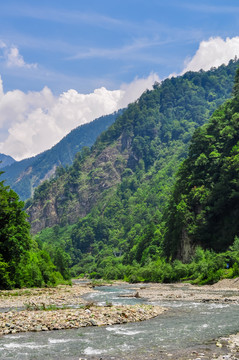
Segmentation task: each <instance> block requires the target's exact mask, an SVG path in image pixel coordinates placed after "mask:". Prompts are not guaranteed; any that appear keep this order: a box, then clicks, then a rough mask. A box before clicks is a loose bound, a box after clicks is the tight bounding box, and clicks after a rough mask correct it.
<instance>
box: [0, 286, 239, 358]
mask: <svg viewBox="0 0 239 360" xmlns="http://www.w3.org/2000/svg"><path fill="white" fill-rule="evenodd" d="M99 290H101V291H100V293H98V295H97V294H90V295H89V297H88V299H91V300H92V299H94V301H99V302H100V303H104V302H106V301H112V302H114V303H118V304H119V303H132V302H135V301H136V299H133V298H121V297H118V295H119V294H122V293H124V294H127V293H132V290H131V289H129V288H127V287H126V288H124V289H122V288H120V287H109V288H99ZM140 301H142V299H141V300H140ZM157 304H159V303H157ZM160 305H162V306H165V307H168V308H170V310H169V311H168V312H166V313H164V314H163V315H161V316H159V317H157V318H155V319H152V320H149V321H143V322H139V323H131V324H125V325H113V326H106V327H87V328H80V329H77V330H64V331H63V330H61V331H51V332H39V333H22V334H17V335H7V336H4V337H2V338H0V359H2V360H8V359H14V360H35V359H36V360H40V359H44V360H50V359H51V360H56V359H57V360H79V358H83V359H93V358H94V359H100V357H102V358H103V359H105V358H106V357H107V359H114V358H115V359H117V358H120V359H123V358H124V356H126V355H127V356H130V354H133V355H134V356H136V358H137V354H139V358H140V359H141V358H143V357H142V356H143V355H142V354H144V353H147V354H149V353H153V354H156V353H159V352H162V353H164V352H166V351H167V352H170V351H174V350H176V349H180V348H185V347H189V346H194V345H197V344H201V343H203V342H207V341H209V340H212V339H214V338H218V337H220V336H225V335H228V334H231V333H236V332H238V331H239V305H236V304H207V303H196V302H183V301H169V302H160ZM140 356H141V357H140Z"/></svg>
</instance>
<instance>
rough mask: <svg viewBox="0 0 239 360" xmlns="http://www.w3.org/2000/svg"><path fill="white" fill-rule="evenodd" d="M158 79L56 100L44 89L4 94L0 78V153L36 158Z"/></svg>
mask: <svg viewBox="0 0 239 360" xmlns="http://www.w3.org/2000/svg"><path fill="white" fill-rule="evenodd" d="M155 81H159V78H158V76H157V75H155V74H151V75H150V76H149V77H148V78H145V79H135V81H133V82H132V83H131V84H124V85H123V86H122V88H121V89H119V90H114V91H110V90H107V89H106V88H104V87H102V88H100V89H96V90H95V91H94V92H93V93H90V94H80V93H78V92H77V91H76V90H68V91H67V92H64V93H62V94H61V95H60V96H59V97H55V96H54V95H53V94H52V92H51V90H50V89H49V88H47V87H45V88H44V89H43V90H42V91H40V92H29V93H24V92H22V91H20V90H14V91H9V92H7V93H4V91H3V88H2V80H1V78H0V129H1V136H0V141H1V142H0V152H1V153H4V154H7V155H11V156H13V157H14V158H15V159H16V160H20V159H23V158H25V157H30V156H33V155H36V154H38V153H40V152H42V151H44V150H46V149H49V148H50V147H52V146H53V145H54V144H56V143H57V142H58V141H59V140H60V139H61V138H62V137H64V136H65V135H66V134H67V133H69V132H70V131H71V130H72V129H73V128H75V127H77V126H79V125H81V124H84V123H88V122H90V121H92V120H94V119H96V118H98V117H100V116H102V115H106V114H110V113H112V112H114V111H116V110H118V109H120V108H122V107H125V106H127V105H128V103H130V102H133V101H135V100H137V98H138V97H139V96H140V95H141V94H142V92H143V91H145V90H146V89H147V88H148V89H151V88H152V85H153V84H154V82H155Z"/></svg>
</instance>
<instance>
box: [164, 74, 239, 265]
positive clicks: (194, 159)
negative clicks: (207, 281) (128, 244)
mask: <svg viewBox="0 0 239 360" xmlns="http://www.w3.org/2000/svg"><path fill="white" fill-rule="evenodd" d="M238 217H239V70H238V71H237V75H236V82H235V86H234V90H233V98H232V100H229V101H227V102H226V103H224V104H223V105H222V106H221V107H219V109H218V110H217V111H215V113H214V114H213V116H212V117H211V119H210V121H209V123H208V124H206V125H204V126H202V127H200V128H199V129H197V130H196V131H195V133H194V135H193V138H192V143H191V145H190V150H189V156H188V158H187V159H186V160H185V161H184V162H183V164H182V166H181V167H180V171H179V173H178V178H177V182H176V184H175V187H174V192H173V196H172V199H171V201H170V203H169V206H168V210H167V216H166V219H167V221H166V229H167V232H166V237H165V240H164V243H165V249H166V252H167V254H168V255H169V256H174V257H175V256H177V257H180V258H183V259H184V260H186V261H188V260H190V257H191V255H192V251H193V250H195V247H196V246H197V245H199V244H200V245H201V246H202V247H203V248H209V249H214V250H215V251H217V252H218V251H225V250H227V249H228V247H229V246H230V245H232V244H233V242H234V240H235V237H236V236H238V235H239V222H238Z"/></svg>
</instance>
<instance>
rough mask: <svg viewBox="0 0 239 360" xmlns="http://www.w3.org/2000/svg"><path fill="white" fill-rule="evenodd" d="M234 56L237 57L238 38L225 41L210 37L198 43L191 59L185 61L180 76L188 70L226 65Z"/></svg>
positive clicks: (208, 68) (238, 54) (238, 51)
mask: <svg viewBox="0 0 239 360" xmlns="http://www.w3.org/2000/svg"><path fill="white" fill-rule="evenodd" d="M235 56H237V57H238V56H239V36H236V37H233V38H231V39H230V38H226V40H223V39H222V38H220V37H215V38H213V37H212V38H210V39H209V40H207V41H202V42H201V43H200V45H199V48H198V50H197V52H196V54H195V55H194V56H193V58H192V59H189V60H187V61H186V64H185V65H186V66H185V68H184V70H183V71H182V74H184V73H185V72H187V71H190V70H191V71H199V70H200V69H203V70H210V69H211V68H212V67H218V66H220V65H222V64H227V63H228V62H229V60H231V59H234V58H235Z"/></svg>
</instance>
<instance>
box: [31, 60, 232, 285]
mask: <svg viewBox="0 0 239 360" xmlns="http://www.w3.org/2000/svg"><path fill="white" fill-rule="evenodd" d="M237 66H238V61H230V63H229V65H228V66H225V65H222V66H220V67H219V68H218V69H211V70H210V71H207V72H204V71H200V72H198V73H194V72H189V73H186V74H185V75H183V76H180V77H177V78H172V79H167V80H165V81H164V82H162V84H160V85H158V84H156V85H155V86H154V90H152V91H146V92H145V93H144V94H143V95H142V96H141V97H140V99H139V100H138V101H137V102H135V103H134V104H131V105H129V106H128V108H127V109H126V110H125V111H124V113H123V114H122V115H121V116H119V117H118V118H117V120H116V121H115V123H114V124H113V125H112V126H111V127H110V128H109V129H108V130H107V131H106V132H104V133H103V134H102V135H101V136H100V137H99V138H98V139H97V141H96V143H95V144H94V146H93V147H92V149H91V150H89V149H88V150H87V149H84V151H82V152H81V153H79V154H78V155H77V156H76V158H75V161H74V163H73V165H72V167H70V168H69V169H68V170H67V171H64V172H62V174H59V176H58V178H56V179H52V180H51V181H48V182H45V183H43V184H42V185H41V186H40V187H39V188H38V189H37V190H36V192H35V196H34V198H33V200H32V201H31V202H28V209H27V211H28V213H29V215H30V221H31V225H32V230H33V232H38V231H40V230H42V231H41V233H39V234H38V235H37V237H36V239H37V241H38V243H39V246H41V247H42V248H43V249H47V250H48V251H49V252H50V253H51V254H52V256H54V253H55V251H56V249H57V248H58V247H59V245H60V246H61V248H62V249H64V251H65V252H67V253H68V254H70V256H71V266H73V270H72V271H73V273H74V274H79V273H85V272H88V273H91V276H95V277H100V276H104V277H106V278H127V279H130V280H131V281H134V279H135V280H141V279H144V280H147V281H149V280H151V281H172V280H176V279H177V278H178V277H180V276H181V277H183V276H189V274H190V271H191V270H190V269H188V268H185V266H184V265H183V264H182V263H176V265H175V264H173V265H172V264H170V262H166V259H165V258H164V256H165V253H164V251H165V249H166V250H167V245H165V242H164V233H165V221H166V219H165V216H164V217H163V213H164V211H165V207H166V205H167V203H168V200H169V198H170V193H171V189H172V186H173V183H174V180H175V173H176V172H177V169H178V168H179V165H180V163H181V162H182V160H183V159H185V158H186V157H187V154H188V146H189V141H190V139H191V137H192V135H193V133H194V131H195V129H197V128H198V127H199V126H201V125H203V124H205V123H207V121H208V120H209V118H210V116H211V115H212V114H213V112H214V111H215V110H216V108H217V107H218V106H220V105H221V104H222V103H223V102H224V101H225V100H227V99H228V98H229V97H230V95H231V92H232V88H233V81H234V77H235V72H236V68H237ZM200 131H201V130H199V133H200ZM200 149H201V148H199V149H198V151H201V150H200ZM69 225H70V226H69ZM170 241H171V240H170ZM175 241H176V240H175ZM169 243H170V242H169ZM174 254H175V252H174V253H173V252H172V253H171V250H170V248H169V250H168V251H167V255H168V256H169V258H170V256H171V255H174ZM203 256H204V255H203ZM203 256H202V257H201V258H203ZM199 257H200V256H199ZM201 258H200V259H201ZM203 259H204V258H203ZM203 261H204V260H203ZM175 268H176V269H177V271H176V270H175ZM180 269H181V270H180ZM179 270H180V271H181V273H180V271H179ZM175 274H177V276H176V275H175ZM180 274H181V275H180Z"/></svg>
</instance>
